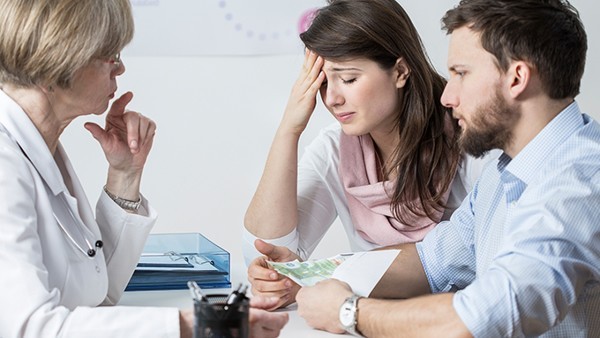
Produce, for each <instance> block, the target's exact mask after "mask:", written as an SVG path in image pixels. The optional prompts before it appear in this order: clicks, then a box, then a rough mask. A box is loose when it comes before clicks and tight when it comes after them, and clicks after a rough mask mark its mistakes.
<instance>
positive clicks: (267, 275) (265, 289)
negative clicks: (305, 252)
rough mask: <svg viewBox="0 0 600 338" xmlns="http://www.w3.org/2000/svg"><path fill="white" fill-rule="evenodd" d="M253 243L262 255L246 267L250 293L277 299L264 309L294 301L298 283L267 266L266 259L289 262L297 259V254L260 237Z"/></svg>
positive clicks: (272, 308) (278, 306)
mask: <svg viewBox="0 0 600 338" xmlns="http://www.w3.org/2000/svg"><path fill="white" fill-rule="evenodd" d="M254 244H255V246H256V249H257V250H258V251H259V252H260V253H262V254H263V255H264V256H261V257H258V258H256V259H254V260H253V261H252V263H250V266H249V267H248V281H249V282H250V284H251V285H252V294H253V295H255V296H262V297H267V298H269V297H270V298H272V297H275V298H277V299H278V301H277V302H276V303H274V304H272V305H271V306H270V307H268V308H266V310H275V309H277V308H281V307H285V306H288V305H289V304H292V303H293V302H295V300H296V293H298V290H300V285H298V284H296V283H295V282H294V281H292V280H291V279H289V278H287V277H284V276H282V275H280V274H278V273H277V271H275V270H273V269H271V268H269V265H268V264H267V260H269V261H273V262H289V261H293V260H295V259H298V258H299V257H298V255H296V254H294V253H293V252H291V251H290V250H289V249H288V248H286V247H283V246H275V245H272V244H269V243H266V242H264V241H261V240H260V239H257V240H256V242H255V243H254Z"/></svg>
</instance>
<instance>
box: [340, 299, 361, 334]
mask: <svg viewBox="0 0 600 338" xmlns="http://www.w3.org/2000/svg"><path fill="white" fill-rule="evenodd" d="M360 298H362V297H359V296H357V295H352V296H351V297H348V298H346V300H345V301H344V303H343V304H342V306H341V307H340V323H341V324H342V327H343V328H344V330H346V332H348V333H350V334H351V335H353V336H357V337H364V336H363V335H362V334H360V332H358V330H357V329H356V324H357V318H358V306H357V305H358V300H359V299H360Z"/></svg>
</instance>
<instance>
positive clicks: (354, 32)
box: [300, 0, 460, 224]
mask: <svg viewBox="0 0 600 338" xmlns="http://www.w3.org/2000/svg"><path fill="white" fill-rule="evenodd" d="M300 38H301V39H302V41H303V42H304V44H305V45H306V47H307V48H308V49H310V50H312V51H315V52H316V53H317V54H319V55H321V56H322V57H324V58H325V59H330V60H338V61H342V60H348V59H354V58H367V59H370V60H373V61H375V62H377V63H378V64H379V65H380V67H381V68H382V69H385V70H390V69H392V68H393V67H394V66H395V64H396V60H397V59H398V58H404V60H405V61H406V63H407V65H408V67H409V69H410V76H409V78H408V82H407V84H406V86H405V88H404V97H403V100H402V103H401V107H399V108H400V110H399V111H398V116H397V119H396V126H395V127H396V132H397V133H398V135H399V140H400V141H399V143H398V145H397V147H396V149H395V151H394V153H393V155H392V159H391V161H389V162H388V163H387V165H386V168H385V176H386V177H388V176H389V175H390V174H393V175H395V177H396V180H395V185H394V191H393V192H389V193H390V195H391V200H392V205H391V207H392V212H393V214H394V217H396V218H397V219H398V220H399V221H400V222H402V223H404V224H410V222H411V221H410V220H411V219H412V217H409V216H408V215H419V216H425V215H426V216H428V217H429V218H432V219H433V218H434V217H433V213H434V212H435V210H438V211H442V210H443V209H444V207H445V205H444V203H445V202H444V198H443V196H444V194H445V192H446V191H447V190H448V189H449V187H450V185H451V184H452V181H453V179H454V176H455V173H456V167H457V165H458V162H459V159H460V151H459V147H458V144H457V139H458V136H459V131H458V128H459V127H458V124H457V123H456V121H454V120H452V119H450V120H451V121H452V123H451V124H452V127H451V128H448V127H447V121H448V119H449V118H450V117H451V116H450V114H451V112H450V111H449V110H448V109H447V108H445V107H444V106H442V104H441V103H440V97H441V95H442V92H443V90H444V86H445V84H446V81H445V80H444V78H443V77H442V76H441V75H439V74H438V73H437V72H436V70H435V69H434V67H433V66H432V64H431V61H430V60H429V58H428V56H427V53H426V52H425V49H424V47H423V43H422V42H421V39H420V37H419V35H418V33H417V30H416V28H415V27H414V25H413V23H412V22H411V20H410V18H409V17H408V15H407V14H406V12H405V11H404V10H403V9H402V7H401V6H400V5H399V4H398V3H397V2H396V1H395V0H330V1H329V6H327V7H324V8H323V9H321V10H319V12H318V13H317V15H316V17H315V18H314V20H313V22H312V25H311V26H310V27H309V29H308V30H307V31H306V32H304V33H302V34H301V35H300Z"/></svg>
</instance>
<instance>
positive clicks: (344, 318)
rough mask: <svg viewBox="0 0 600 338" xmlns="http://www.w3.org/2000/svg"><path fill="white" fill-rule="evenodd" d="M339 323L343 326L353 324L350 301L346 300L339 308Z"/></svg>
mask: <svg viewBox="0 0 600 338" xmlns="http://www.w3.org/2000/svg"><path fill="white" fill-rule="evenodd" d="M340 323H342V325H343V326H344V327H350V326H354V311H352V302H348V301H346V302H345V303H344V305H342V308H341V309H340Z"/></svg>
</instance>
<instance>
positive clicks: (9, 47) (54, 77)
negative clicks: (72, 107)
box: [0, 0, 134, 88]
mask: <svg viewBox="0 0 600 338" xmlns="http://www.w3.org/2000/svg"><path fill="white" fill-rule="evenodd" d="M0 27H1V28H0V83H11V84H13V85H17V86H21V87H32V86H36V85H43V86H49V85H56V86H59V87H63V88H68V87H70V85H71V80H72V78H73V74H74V73H75V72H76V71H77V70H78V69H80V68H81V67H83V66H85V65H87V64H88V63H89V62H90V61H92V60H94V59H96V58H107V59H108V58H109V57H110V56H112V55H115V54H117V53H119V52H120V51H121V49H123V47H125V45H127V44H128V43H129V42H130V41H131V39H132V38H133V30H134V28H133V17H132V14H131V5H130V4H129V1H128V0H10V1H8V0H2V1H0Z"/></svg>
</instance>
